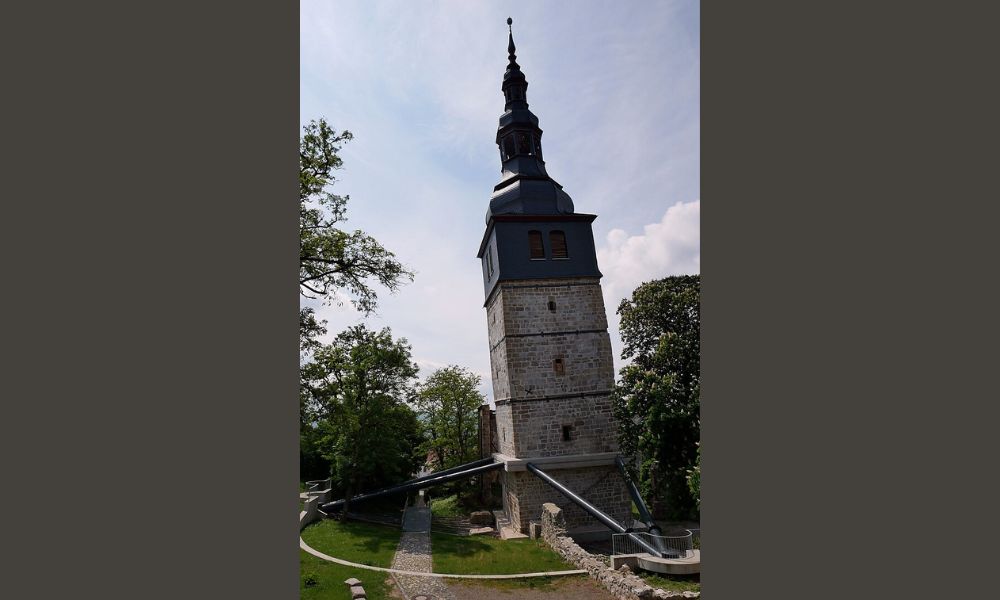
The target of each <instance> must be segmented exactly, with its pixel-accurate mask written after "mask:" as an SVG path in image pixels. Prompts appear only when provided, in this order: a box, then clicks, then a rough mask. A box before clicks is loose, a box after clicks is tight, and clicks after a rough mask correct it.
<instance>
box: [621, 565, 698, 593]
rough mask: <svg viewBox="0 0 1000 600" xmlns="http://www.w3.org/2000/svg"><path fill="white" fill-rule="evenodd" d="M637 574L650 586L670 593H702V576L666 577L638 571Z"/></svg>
mask: <svg viewBox="0 0 1000 600" xmlns="http://www.w3.org/2000/svg"><path fill="white" fill-rule="evenodd" d="M635 574H636V575H638V576H639V577H642V578H643V579H644V580H645V581H646V583H648V584H649V585H651V586H653V587H656V588H660V589H663V590H666V591H668V592H700V591H701V576H700V575H666V574H663V575H661V574H659V573H656V574H654V573H650V572H648V571H643V570H642V569H636V570H635Z"/></svg>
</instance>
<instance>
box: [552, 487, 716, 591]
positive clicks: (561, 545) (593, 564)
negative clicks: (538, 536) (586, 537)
mask: <svg viewBox="0 0 1000 600" xmlns="http://www.w3.org/2000/svg"><path fill="white" fill-rule="evenodd" d="M541 528H542V539H543V540H545V543H546V544H548V545H549V546H550V547H551V548H552V549H553V550H555V551H556V552H557V553H558V554H559V555H560V556H562V557H563V558H565V559H566V560H568V561H569V562H571V563H573V564H574V565H576V566H577V568H579V569H584V570H586V571H587V573H589V574H590V576H591V577H593V578H594V579H596V580H597V581H599V582H601V585H603V586H604V587H606V588H607V589H608V590H609V591H610V592H611V594H612V595H614V597H615V598H618V599H619V600H653V599H656V600H660V599H664V598H700V597H701V594H700V593H699V592H668V591H666V590H661V589H657V588H654V587H650V586H649V585H648V584H647V583H646V582H645V581H643V579H642V578H641V577H639V576H637V575H634V574H632V572H631V571H629V570H627V568H623V569H622V570H620V571H615V570H612V569H611V568H610V567H608V565H606V564H605V563H604V561H603V560H600V559H598V558H595V557H594V556H593V555H592V554H591V553H589V552H587V551H586V550H584V549H583V548H581V547H580V546H579V545H578V544H577V543H576V542H574V541H573V539H572V538H570V537H569V536H567V535H566V518H565V517H564V516H563V511H562V509H561V508H559V507H558V506H556V505H555V504H552V503H551V502H546V503H545V504H543V505H542V527H541Z"/></svg>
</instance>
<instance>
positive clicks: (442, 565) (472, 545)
mask: <svg viewBox="0 0 1000 600" xmlns="http://www.w3.org/2000/svg"><path fill="white" fill-rule="evenodd" d="M431 547H432V549H433V552H432V557H433V565H434V566H433V568H434V572H435V573H456V574H463V575H505V574H511V573H537V572H539V571H568V570H571V569H575V568H576V567H574V566H573V565H571V564H569V563H568V562H566V561H564V560H563V559H562V558H561V557H560V556H559V555H558V554H556V553H555V552H553V551H552V550H551V549H550V548H549V547H548V546H546V545H545V543H544V542H542V541H541V540H532V539H518V540H499V539H496V538H491V537H485V536H457V535H448V534H446V533H433V532H432V533H431ZM584 577H585V576H584ZM564 579H567V578H566V577H531V578H526V579H499V580H480V581H477V582H476V583H477V584H481V585H489V586H490V587H495V588H501V589H504V588H507V589H511V588H519V589H524V588H532V589H534V588H538V589H546V590H552V589H553V588H557V587H558V586H559V585H560V582H561V581H562V580H564Z"/></svg>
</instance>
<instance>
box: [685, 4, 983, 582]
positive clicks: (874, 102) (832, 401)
mask: <svg viewBox="0 0 1000 600" xmlns="http://www.w3.org/2000/svg"><path fill="white" fill-rule="evenodd" d="M971 6H973V4H972V3H959V4H948V5H941V4H936V3H922V2H888V3H873V2H837V3H801V2H744V3H741V2H706V3H705V4H704V6H703V12H702V25H703V27H704V31H705V35H704V36H703V38H702V39H703V41H704V45H703V49H702V50H703V56H702V57H703V66H704V68H703V71H702V99H703V111H702V115H703V129H702V132H703V145H702V147H703V149H704V154H703V158H704V160H703V172H702V174H703V181H704V186H703V191H702V200H703V202H702V230H703V232H704V235H703V236H702V259H703V260H702V266H703V277H702V293H703V302H702V304H703V311H702V323H703V329H702V349H703V360H702V369H703V373H702V385H703V389H702V391H703V396H702V398H703V401H702V417H703V431H702V434H703V435H702V439H703V444H704V447H703V452H704V454H703V461H704V464H703V471H704V474H703V477H702V482H703V488H704V492H705V494H704V496H705V500H704V505H703V511H702V521H703V523H704V525H705V533H704V538H703V539H704V540H705V546H706V547H707V548H709V550H708V551H706V554H705V564H704V565H703V588H704V590H705V591H706V592H707V593H708V595H709V597H715V598H743V597H764V598H796V599H800V598H810V599H823V598H843V597H844V596H853V597H861V598H985V597H989V596H990V595H995V592H993V593H992V594H991V593H990V592H988V591H987V589H989V590H990V591H992V588H995V587H996V585H995V582H993V581H992V575H993V573H992V571H993V569H992V568H989V567H987V566H986V563H987V561H989V560H990V557H995V556H996V550H995V547H994V545H995V542H994V541H993V538H994V537H995V536H993V535H992V534H990V533H988V530H987V527H989V525H988V524H989V523H995V522H996V519H995V517H992V518H991V517H990V515H992V514H993V513H995V508H996V506H998V505H1000V503H998V498H997V492H996V491H994V490H993V489H987V487H986V481H984V480H983V477H984V475H985V474H986V473H994V472H995V471H996V466H995V462H996V461H995V458H993V457H995V456H997V455H1000V452H998V451H997V450H998V449H997V448H996V443H995V442H993V443H992V444H989V443H988V442H986V440H995V439H996V438H997V436H996V434H995V433H994V430H995V427H996V425H995V424H996V423H997V422H998V419H997V418H996V416H997V415H996V412H997V411H996V407H995V403H993V402H990V401H988V400H986V398H995V397H996V392H995V389H994V388H995V386H994V384H993V382H992V381H991V379H992V371H993V370H994V369H993V368H991V367H992V366H993V365H992V364H991V363H992V362H993V361H991V360H990V358H987V357H992V358H995V357H996V350H995V348H994V347H993V342H992V335H983V334H982V333H980V332H982V331H984V330H985V328H987V327H988V328H989V330H990V331H992V332H996V331H997V327H996V326H997V319H996V316H995V315H996V306H997V305H998V300H1000V298H998V296H997V292H996V289H995V288H996V286H995V274H996V272H997V268H996V257H997V256H1000V252H998V250H997V248H996V247H995V246H996V244H995V243H992V244H991V243H988V242H987V241H986V240H995V239H996V234H995V233H994V231H993V230H994V229H995V228H996V223H997V220H996V219H995V218H988V217H987V216H986V212H987V209H991V212H994V213H995V205H996V202H995V200H996V199H997V198H998V197H1000V194H998V193H997V185H996V182H995V179H996V176H995V173H996V149H995V141H994V140H995V134H996V133H997V131H998V128H997V116H996V115H997V110H996V106H998V105H1000V102H998V100H1000V98H998V95H997V90H996V85H995V82H996V77H995V76H990V77H989V78H990V79H991V80H992V82H986V81H985V80H984V79H983V76H984V75H985V73H992V72H994V71H995V70H996V64H995V63H996V61H995V57H996V56H1000V49H998V48H997V46H998V38H997V36H996V33H995V24H996V23H997V22H998V18H997V15H996V14H995V13H996V10H990V11H987V10H985V9H984V6H985V5H982V4H977V5H974V6H975V8H976V10H975V11H970V7H971ZM971 12H975V13H976V14H970V13H971ZM986 12H993V13H994V14H993V15H987V14H985V13H986ZM988 57H992V58H988ZM984 131H990V132H992V133H993V134H994V135H992V136H984V135H982V133H981V132H984ZM983 142H987V143H988V144H989V145H986V144H983ZM991 146H992V147H991ZM988 156H992V157H993V158H992V160H990V159H987V158H986V157H988ZM987 163H992V164H991V166H990V167H987ZM987 190H992V192H989V193H987V192H986V191H987ZM987 197H989V198H990V199H991V200H990V201H985V200H986V198H987ZM986 409H988V410H989V412H990V413H992V414H991V415H990V416H987V415H985V414H984V410H986ZM990 417H992V418H990ZM986 477H987V479H989V480H995V476H993V475H989V476H986ZM990 487H992V488H995V487H996V486H990ZM988 544H989V545H988ZM984 588H986V589H984Z"/></svg>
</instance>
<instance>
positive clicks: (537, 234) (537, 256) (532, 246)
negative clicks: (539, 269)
mask: <svg viewBox="0 0 1000 600" xmlns="http://www.w3.org/2000/svg"><path fill="white" fill-rule="evenodd" d="M528 250H529V252H530V253H531V254H530V257H531V260H545V248H544V247H543V246H542V232H541V231H529V232H528Z"/></svg>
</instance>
